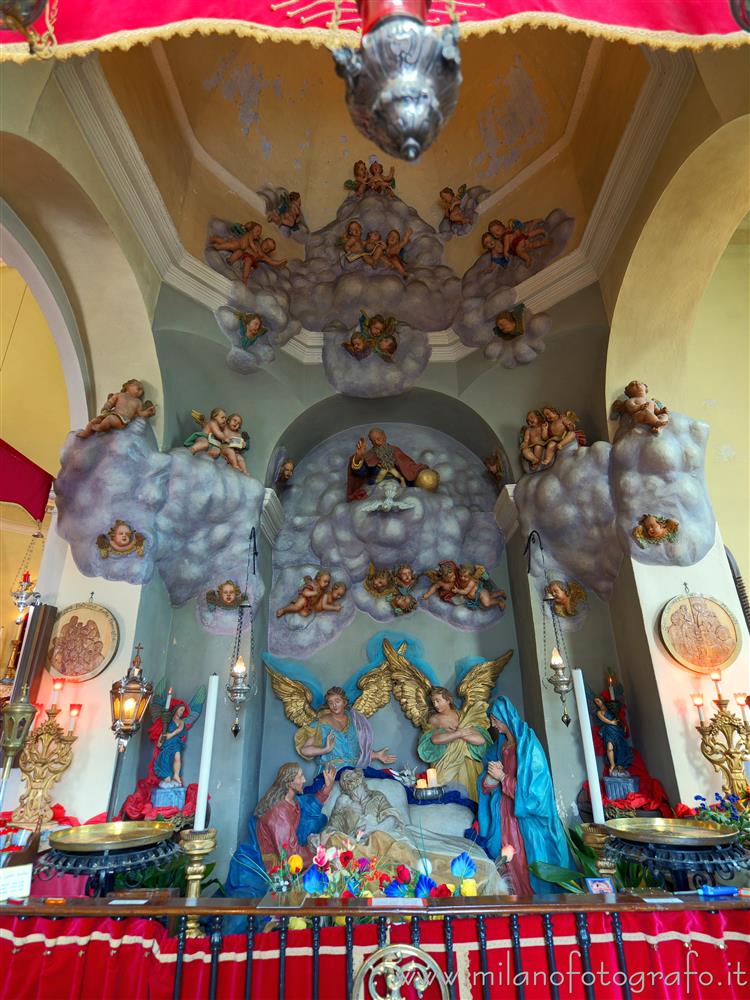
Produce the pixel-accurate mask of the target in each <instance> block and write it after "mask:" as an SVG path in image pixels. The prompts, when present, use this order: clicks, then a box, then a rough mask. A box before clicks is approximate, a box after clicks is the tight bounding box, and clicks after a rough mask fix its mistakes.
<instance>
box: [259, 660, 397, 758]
mask: <svg viewBox="0 0 750 1000" xmlns="http://www.w3.org/2000/svg"><path fill="white" fill-rule="evenodd" d="M266 670H267V671H268V676H269V677H270V678H271V687H272V688H273V693H274V694H275V695H276V697H277V698H278V699H279V700H280V701H281V703H282V704H283V706H284V714H285V715H286V717H287V719H289V721H290V722H291V723H292V724H293V725H295V726H297V732H296V733H295V734H294V745H295V747H296V750H297V753H298V754H299V755H300V757H302V758H304V759H305V760H314V761H316V762H317V765H318V773H320V772H321V771H323V769H324V768H325V767H327V766H329V765H333V766H334V767H335V768H336V769H337V770H338V768H341V767H369V766H370V765H371V764H372V763H373V762H374V761H378V762H379V763H381V764H386V765H388V764H393V763H394V761H395V760H396V758H395V757H394V756H393V754H391V753H390V752H389V750H388V747H382V748H381V749H380V750H373V746H374V744H375V738H374V734H373V731H372V725H371V723H370V716H371V715H374V714H375V712H377V711H379V709H381V708H385V706H386V705H387V704H388V702H389V701H390V700H391V681H390V669H389V666H388V664H387V663H385V662H384V663H382V664H380V666H378V667H374V668H373V669H372V670H368V672H367V673H366V674H363V675H362V676H361V677H360V678H359V680H358V681H357V688H358V689H359V691H360V692H361V694H360V695H359V696H358V697H357V699H356V701H355V702H354V704H353V705H351V706H350V701H349V696H348V695H347V693H346V691H344V689H343V688H341V687H331V688H329V689H328V690H327V691H326V693H325V695H324V704H323V706H321V707H320V708H319V709H317V710H316V709H315V708H314V707H313V697H314V696H313V692H312V691H311V690H310V688H308V687H307V685H306V684H304V683H303V682H302V681H298V680H294V679H293V678H291V677H287V676H286V675H284V674H282V673H279V672H278V671H276V670H274V669H273V668H272V667H269V666H268V665H266Z"/></svg>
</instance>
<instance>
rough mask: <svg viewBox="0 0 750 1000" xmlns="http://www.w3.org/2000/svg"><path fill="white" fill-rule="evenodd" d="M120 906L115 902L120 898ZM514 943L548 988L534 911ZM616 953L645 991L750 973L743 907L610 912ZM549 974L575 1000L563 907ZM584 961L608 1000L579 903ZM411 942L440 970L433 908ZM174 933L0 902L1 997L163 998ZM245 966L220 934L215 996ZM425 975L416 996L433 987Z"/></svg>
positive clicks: (615, 993) (240, 984) (500, 928)
mask: <svg viewBox="0 0 750 1000" xmlns="http://www.w3.org/2000/svg"><path fill="white" fill-rule="evenodd" d="M120 912H122V910H120ZM519 919H520V931H521V954H522V964H523V970H524V974H525V980H524V984H525V987H526V997H527V1000H547V998H548V997H550V996H551V994H550V989H549V985H550V984H549V982H548V979H549V977H548V973H547V968H548V967H547V960H546V953H545V947H544V938H543V933H542V920H541V916H539V915H536V914H531V915H525V916H521V917H520V918H519ZM621 920H622V928H623V936H624V947H625V955H626V960H627V967H628V974H629V978H630V986H631V990H632V992H633V995H634V996H637V995H640V996H643V997H648V998H649V1000H680V998H685V1000H687V998H690V1000H714V998H719V997H721V1000H740V998H743V1000H744V998H746V997H747V996H748V986H749V984H750V910H724V911H719V912H710V911H708V910H703V911H694V912H689V911H688V912H685V911H682V912H670V911H666V912H665V911H663V910H662V911H659V912H651V911H648V912H642V911H641V912H635V913H625V912H624V913H621ZM552 921H553V930H554V935H555V955H556V962H557V970H558V971H557V978H556V979H555V980H554V981H553V984H552V985H557V987H558V989H559V991H560V996H561V997H562V998H571V1000H579V998H580V1000H583V997H584V984H585V979H584V976H583V971H582V968H581V958H580V951H579V948H578V944H577V939H576V934H575V918H574V916H573V914H570V913H563V912H560V913H554V914H553V917H552ZM588 924H589V931H590V933H591V966H592V970H593V971H592V974H593V976H594V989H595V992H596V997H597V1000H610V998H611V1000H615V998H616V1000H620V998H621V996H622V992H621V989H620V985H619V984H620V982H621V977H619V974H617V970H618V968H619V967H618V963H617V955H616V952H615V948H614V942H613V938H612V929H611V924H610V921H609V917H608V916H607V915H606V914H605V913H602V912H595V913H589V914H588ZM486 926H487V942H488V945H487V947H488V973H489V975H488V979H487V981H488V983H489V985H490V995H491V996H492V997H493V998H499V997H506V996H507V997H514V996H515V986H514V981H513V977H514V974H515V968H514V964H513V953H512V947H511V940H510V929H509V919H508V917H506V916H502V917H488V918H487V924H486ZM453 928H454V946H453V955H454V964H455V987H456V995H457V996H458V997H459V998H461V1000H464V998H471V997H479V996H481V982H482V978H481V975H480V963H479V948H478V944H477V937H476V929H477V928H476V922H475V920H473V919H471V918H460V919H456V920H455V921H454V925H453ZM421 932H422V934H421V943H422V946H423V947H424V949H425V951H427V952H428V953H429V954H431V955H432V957H433V958H435V960H436V961H437V963H438V965H440V967H441V968H442V969H443V970H445V968H446V964H445V949H444V945H443V923H442V920H439V919H438V920H431V921H424V922H423V923H422V926H421ZM311 937H312V936H311V932H310V931H309V930H304V931H290V933H289V936H288V944H287V967H286V984H287V986H286V993H287V996H289V997H299V998H300V1000H302V998H305V997H307V996H309V995H310V979H311V970H312V947H311V944H312V941H311ZM408 941H409V926H408V925H406V924H400V925H397V926H392V927H391V928H390V942H391V943H403V942H408ZM320 945H321V947H320V972H319V977H320V978H319V981H320V997H321V1000H341V997H343V996H344V995H345V982H346V971H345V946H344V931H343V929H342V928H340V927H332V928H324V929H323V930H321V935H320ZM176 948H177V942H176V939H175V938H170V937H169V936H168V935H167V932H166V930H165V929H164V928H163V927H162V926H161V924H159V923H157V922H156V921H154V920H148V919H139V918H128V919H126V920H122V921H117V922H116V921H114V920H107V919H104V920H102V919H92V918H80V919H66V920H59V921H53V920H49V919H46V918H39V919H35V918H29V919H27V920H24V921H22V920H20V919H18V918H15V917H3V916H2V915H1V914H0V996H3V997H13V1000H68V998H70V1000H73V998H81V1000H101V998H102V997H106V998H107V1000H146V998H148V1000H170V998H171V996H172V985H173V980H174V972H175V958H176ZM376 948H377V928H376V927H375V925H373V924H362V925H358V926H356V927H355V931H354V967H355V970H356V968H357V967H358V966H359V964H360V963H361V962H362V961H363V959H364V958H365V957H366V956H367V955H369V954H370V953H371V952H373V951H375V950H376ZM278 955H279V953H278V935H277V934H275V933H266V934H256V938H255V960H254V962H253V989H252V997H253V998H255V1000H267V998H270V997H274V998H275V997H276V996H277V995H278V970H279V961H278ZM209 969H210V954H209V949H208V941H207V940H206V939H205V938H198V939H195V940H188V942H187V946H186V952H185V963H184V967H183V985H182V996H183V998H185V1000H188V998H189V1000H194V998H196V1000H197V998H202V997H205V996H207V995H208V978H209ZM244 977H245V938H244V936H242V935H233V936H229V937H226V938H225V939H224V943H223V948H222V952H221V956H220V959H219V981H218V990H217V996H220V997H222V1000H234V998H237V1000H239V998H241V997H242V996H243V990H244ZM437 995H438V993H437V989H436V987H434V986H433V987H430V988H429V989H428V991H427V992H426V994H425V998H426V1000H433V998H434V997H435V996H437Z"/></svg>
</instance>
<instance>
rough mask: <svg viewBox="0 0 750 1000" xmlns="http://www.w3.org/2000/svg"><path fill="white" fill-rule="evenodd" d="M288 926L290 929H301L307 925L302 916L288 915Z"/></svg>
mask: <svg viewBox="0 0 750 1000" xmlns="http://www.w3.org/2000/svg"><path fill="white" fill-rule="evenodd" d="M288 926H289V930H290V931H303V930H304V929H305V928H306V927H307V921H306V920H305V918H304V917H290V918H289V924H288Z"/></svg>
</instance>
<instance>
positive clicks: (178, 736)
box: [148, 677, 206, 788]
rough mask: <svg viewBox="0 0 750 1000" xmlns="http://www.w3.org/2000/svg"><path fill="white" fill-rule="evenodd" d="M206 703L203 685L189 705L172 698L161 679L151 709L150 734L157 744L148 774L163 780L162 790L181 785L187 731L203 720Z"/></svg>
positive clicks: (163, 680)
mask: <svg viewBox="0 0 750 1000" xmlns="http://www.w3.org/2000/svg"><path fill="white" fill-rule="evenodd" d="M205 702H206V688H205V685H203V684H201V686H200V687H199V688H198V689H197V690H196V692H195V694H194V695H193V697H192V698H191V699H190V703H189V704H185V702H184V701H180V700H179V699H178V698H172V697H171V695H170V694H169V693H168V692H167V679H166V677H162V679H161V680H160V681H159V683H158V684H157V686H156V691H155V692H154V695H153V698H152V699H151V704H150V706H149V708H150V711H151V716H152V718H154V720H155V721H154V724H153V725H152V726H151V728H150V729H149V731H148V738H149V739H150V740H151V742H152V743H153V744H154V752H153V755H152V757H151V763H150V764H149V766H148V770H149V774H153V775H154V776H155V777H157V778H159V779H160V780H159V787H160V788H175V787H177V786H180V787H181V786H182V784H183V781H182V764H183V759H182V755H183V753H184V750H185V745H186V744H187V734H188V730H189V729H192V728H193V726H194V725H195V723H196V722H197V721H198V719H199V718H200V716H201V712H202V711H203V706H204V704H205ZM170 713H171V714H170ZM165 724H166V728H165Z"/></svg>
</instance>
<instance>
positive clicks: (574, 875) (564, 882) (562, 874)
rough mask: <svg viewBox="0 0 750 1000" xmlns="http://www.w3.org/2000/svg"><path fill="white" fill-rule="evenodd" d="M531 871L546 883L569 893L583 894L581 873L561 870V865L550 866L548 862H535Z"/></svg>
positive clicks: (531, 865) (530, 866) (566, 869)
mask: <svg viewBox="0 0 750 1000" xmlns="http://www.w3.org/2000/svg"><path fill="white" fill-rule="evenodd" d="M529 871H530V872H531V873H532V874H533V875H536V877H537V878H540V879H542V880H543V881H544V882H551V883H552V884H553V885H559V886H561V887H562V888H563V889H567V891H568V892H583V888H582V885H581V881H580V880H581V878H582V876H581V873H580V872H577V871H574V870H573V869H572V868H561V867H560V865H550V864H548V863H547V862H546V861H535V862H534V863H533V864H530V865H529Z"/></svg>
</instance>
